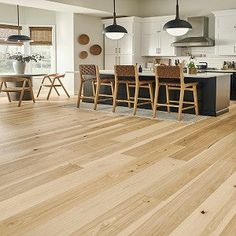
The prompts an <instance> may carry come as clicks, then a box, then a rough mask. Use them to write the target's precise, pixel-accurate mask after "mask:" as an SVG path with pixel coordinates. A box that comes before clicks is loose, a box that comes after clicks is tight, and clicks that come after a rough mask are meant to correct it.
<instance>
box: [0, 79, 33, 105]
mask: <svg viewBox="0 0 236 236" xmlns="http://www.w3.org/2000/svg"><path fill="white" fill-rule="evenodd" d="M10 82H11V83H18V82H19V83H18V84H22V86H20V85H19V87H15V86H14V87H12V86H11V87H8V83H10ZM25 91H29V92H30V94H31V97H32V100H33V102H34V103H35V99H34V93H33V88H32V81H31V78H20V77H0V93H1V92H5V93H6V94H7V97H8V100H9V102H11V96H10V93H12V92H14V93H20V98H19V102H18V107H20V106H21V102H22V99H23V96H24V93H25Z"/></svg>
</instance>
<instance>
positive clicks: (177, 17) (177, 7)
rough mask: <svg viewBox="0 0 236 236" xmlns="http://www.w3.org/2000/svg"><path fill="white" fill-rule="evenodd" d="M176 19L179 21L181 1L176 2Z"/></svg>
mask: <svg viewBox="0 0 236 236" xmlns="http://www.w3.org/2000/svg"><path fill="white" fill-rule="evenodd" d="M175 19H179V0H177V2H176V18H175Z"/></svg>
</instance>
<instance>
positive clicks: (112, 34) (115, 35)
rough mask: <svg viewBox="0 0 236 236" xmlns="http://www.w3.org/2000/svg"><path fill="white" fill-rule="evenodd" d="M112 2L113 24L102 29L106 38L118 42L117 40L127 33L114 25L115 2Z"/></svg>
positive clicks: (121, 27)
mask: <svg viewBox="0 0 236 236" xmlns="http://www.w3.org/2000/svg"><path fill="white" fill-rule="evenodd" d="M113 2H114V13H113V24H112V25H109V26H107V27H106V28H105V29H104V33H105V35H106V37H107V38H109V39H113V40H118V39H121V38H123V37H124V35H125V34H127V33H128V32H127V30H126V29H125V28H124V27H123V26H121V25H117V23H116V2H115V0H113Z"/></svg>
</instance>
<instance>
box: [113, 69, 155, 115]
mask: <svg viewBox="0 0 236 236" xmlns="http://www.w3.org/2000/svg"><path fill="white" fill-rule="evenodd" d="M114 72H115V90H114V98H113V109H112V110H113V112H115V109H116V105H117V102H125V103H128V106H129V108H131V103H133V104H134V110H133V115H136V112H137V107H138V106H139V105H144V104H151V106H152V108H153V99H154V96H153V90H152V85H153V83H154V81H153V80H143V81H142V80H140V79H139V75H138V69H137V66H136V65H115V67H114ZM120 84H125V86H126V93H127V99H123V100H121V99H118V90H119V85H120ZM132 87H133V88H135V92H134V97H131V96H130V88H132ZM140 88H143V89H148V91H149V98H143V97H139V90H140ZM139 100H140V101H141V102H140V103H139Z"/></svg>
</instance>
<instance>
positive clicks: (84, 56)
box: [79, 51, 88, 59]
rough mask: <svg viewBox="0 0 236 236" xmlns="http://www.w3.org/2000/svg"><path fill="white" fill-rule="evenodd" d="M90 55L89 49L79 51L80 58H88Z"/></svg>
mask: <svg viewBox="0 0 236 236" xmlns="http://www.w3.org/2000/svg"><path fill="white" fill-rule="evenodd" d="M87 57H88V52H87V51H82V52H80V53H79V58H80V59H86V58H87Z"/></svg>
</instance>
